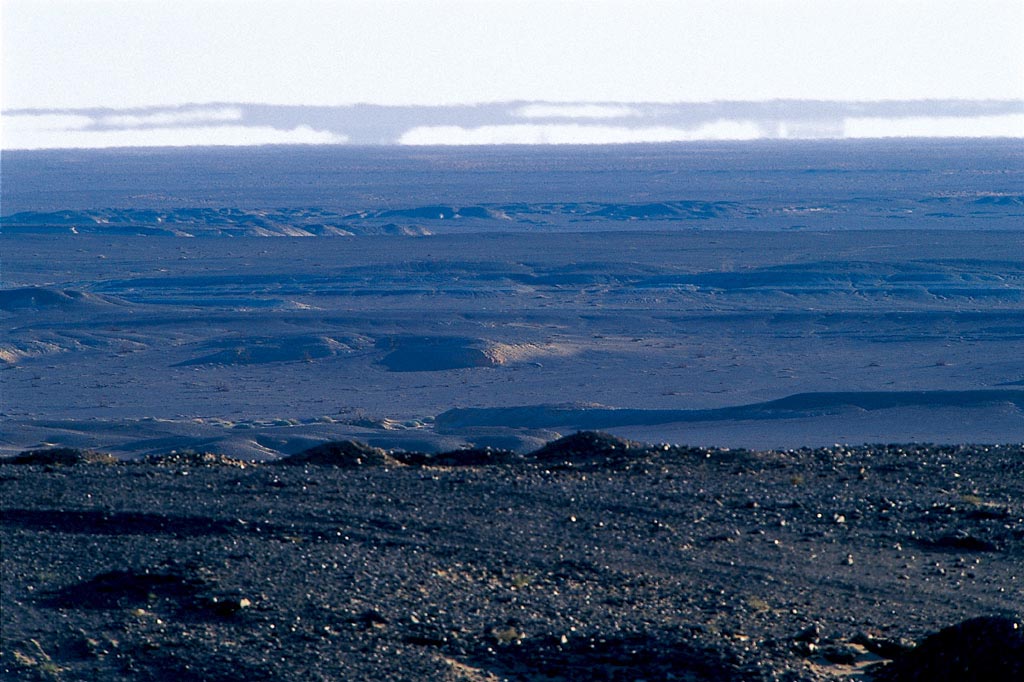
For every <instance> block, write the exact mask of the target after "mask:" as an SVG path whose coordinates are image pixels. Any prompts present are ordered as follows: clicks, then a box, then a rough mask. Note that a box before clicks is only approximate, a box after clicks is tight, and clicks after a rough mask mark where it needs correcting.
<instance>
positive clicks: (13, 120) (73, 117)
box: [0, 114, 94, 133]
mask: <svg viewBox="0 0 1024 682" xmlns="http://www.w3.org/2000/svg"><path fill="white" fill-rule="evenodd" d="M0 123H2V124H3V129H4V130H5V131H14V132H18V133H23V132H26V133H27V132H34V131H44V130H80V129H82V128H88V127H89V126H91V125H92V124H93V123H94V121H93V120H92V118H90V117H89V116H81V115H78V114H4V115H3V116H0Z"/></svg>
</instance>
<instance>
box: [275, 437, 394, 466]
mask: <svg viewBox="0 0 1024 682" xmlns="http://www.w3.org/2000/svg"><path fill="white" fill-rule="evenodd" d="M277 463H278V464H290V465H307V464H313V465H317V466H332V467H342V468H350V467H358V466H366V465H376V466H395V465H398V464H399V462H398V460H396V459H395V458H394V457H392V456H391V455H389V454H388V453H387V452H385V451H384V450H381V449H380V448H375V447H372V446H370V445H367V444H366V443H360V442H359V441H354V440H337V441H330V442H327V443H322V444H320V445H315V446H313V447H311V448H309V449H307V450H303V451H302V452H297V453H295V454H294V455H288V456H287V457H283V458H281V459H279V460H277Z"/></svg>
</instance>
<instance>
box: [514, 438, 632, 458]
mask: <svg viewBox="0 0 1024 682" xmlns="http://www.w3.org/2000/svg"><path fill="white" fill-rule="evenodd" d="M642 447H643V446H642V445H641V444H640V443H635V442H633V441H630V440H626V439H625V438H619V437H618V436H613V435H611V434H607V433H600V432H598V431H579V432H577V433H574V434H573V435H571V436H566V437H564V438H559V439H558V440H556V441H552V442H551V443H548V444H547V445H545V446H544V447H542V448H540V449H539V450H535V451H533V452H532V453H530V454H529V455H528V456H527V457H528V458H530V459H534V460H538V461H541V462H553V461H558V462H579V461H584V462H585V461H592V460H595V459H609V458H620V457H625V456H628V455H630V454H632V453H635V452H637V451H638V450H640V449H641V448H642Z"/></svg>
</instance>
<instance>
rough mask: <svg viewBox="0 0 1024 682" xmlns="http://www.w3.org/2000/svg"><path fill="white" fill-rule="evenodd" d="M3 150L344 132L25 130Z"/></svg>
mask: <svg viewBox="0 0 1024 682" xmlns="http://www.w3.org/2000/svg"><path fill="white" fill-rule="evenodd" d="M8 132H9V131H8V130H6V129H5V130H4V138H3V148H4V149H57V148H90V149H97V148H108V147H192V146H229V147H240V146H249V145H266V144H344V143H345V142H347V141H348V137H347V136H345V135H339V134H337V133H332V132H330V131H326V130H314V129H313V128H310V127H309V126H304V125H303V126H298V127H296V128H292V129H291V130H279V129H277V128H272V127H270V126H233V125H228V126H198V127H184V128H182V127H167V128H135V129H127V130H38V129H36V130H26V131H16V134H15V135H13V136H12V135H8V134H7V133H8Z"/></svg>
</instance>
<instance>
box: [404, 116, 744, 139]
mask: <svg viewBox="0 0 1024 682" xmlns="http://www.w3.org/2000/svg"><path fill="white" fill-rule="evenodd" d="M759 137H763V132H762V130H761V127H760V126H758V125H757V124H756V123H753V122H752V121H715V122H713V123H707V124H704V125H702V126H698V127H696V128H674V127H668V126H658V127H646V128H627V127H625V126H606V125H581V124H576V123H572V124H515V125H491V126H480V127H478V128H462V127H459V126H420V127H416V128H412V129H410V130H407V131H406V132H405V133H403V134H402V136H401V138H399V140H398V142H399V144H405V145H490V144H629V143H637V142H684V141H694V140H754V139H757V138H759Z"/></svg>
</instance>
